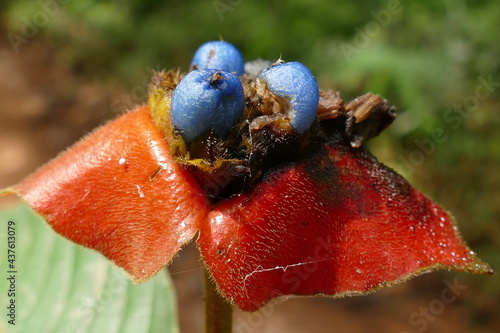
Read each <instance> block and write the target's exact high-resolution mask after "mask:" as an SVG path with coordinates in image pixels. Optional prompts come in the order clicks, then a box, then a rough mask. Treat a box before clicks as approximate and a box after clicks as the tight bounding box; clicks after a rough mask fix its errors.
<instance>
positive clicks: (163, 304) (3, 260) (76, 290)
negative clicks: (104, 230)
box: [0, 205, 178, 333]
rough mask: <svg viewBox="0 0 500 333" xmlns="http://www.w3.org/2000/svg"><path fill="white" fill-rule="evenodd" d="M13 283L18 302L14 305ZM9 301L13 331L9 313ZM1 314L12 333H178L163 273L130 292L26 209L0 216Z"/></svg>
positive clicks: (3, 328)
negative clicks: (10, 260) (10, 292)
mask: <svg viewBox="0 0 500 333" xmlns="http://www.w3.org/2000/svg"><path fill="white" fill-rule="evenodd" d="M9 221H12V222H9ZM9 224H10V225H9ZM9 227H10V229H9ZM9 232H10V234H11V235H10V236H11V237H14V238H15V241H14V238H10V241H14V242H10V243H9V238H8V237H9ZM14 234H15V235H14ZM10 244H14V245H10ZM9 245H10V246H11V250H13V251H15V261H12V262H9V261H8V249H9ZM13 246H15V248H12V247H13ZM11 254H13V252H11ZM12 258H13V257H11V259H12ZM11 264H12V265H13V266H12V267H9V266H10V265H11ZM9 271H14V272H15V273H9ZM11 275H14V276H15V297H9V289H10V288H11V283H10V281H9V280H8V278H9V277H10V276H11ZM11 299H14V300H15V315H16V316H15V325H12V324H9V320H11V318H9V316H8V313H9V311H10V310H9V309H6V308H7V307H8V306H9V304H11ZM0 308H1V309H2V311H0V316H1V317H0V332H7V333H33V332H37V333H45V332H46V333H102V332H106V333H114V332H120V333H129V332H130V333H132V332H133V333H141V332H145V333H146V332H147V333H154V332H162V333H163V332H178V323H177V311H176V299H175V295H174V291H173V286H172V283H171V280H170V278H169V276H168V275H167V274H165V272H161V273H159V274H158V275H157V276H155V277H154V278H153V279H151V280H150V281H149V282H147V283H144V284H141V285H133V284H132V283H131V281H130V279H129V278H128V277H127V276H126V274H125V273H124V272H123V271H122V270H120V269H119V268H117V267H115V266H114V265H113V264H112V263H110V262H109V261H108V260H107V259H105V258H104V257H102V256H101V255H100V254H98V253H97V252H94V251H91V250H89V249H86V248H83V247H81V246H78V245H75V244H73V243H71V242H70V241H68V240H66V239H64V238H62V237H60V236H59V235H57V234H56V233H55V232H53V231H52V230H51V229H50V227H48V226H47V225H46V223H45V222H44V221H43V220H42V219H41V218H40V217H39V216H37V215H35V214H34V213H32V212H31V211H30V209H29V208H28V207H27V206H25V205H22V206H19V207H17V208H16V209H13V210H8V211H0Z"/></svg>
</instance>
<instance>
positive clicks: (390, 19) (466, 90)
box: [0, 0, 500, 333]
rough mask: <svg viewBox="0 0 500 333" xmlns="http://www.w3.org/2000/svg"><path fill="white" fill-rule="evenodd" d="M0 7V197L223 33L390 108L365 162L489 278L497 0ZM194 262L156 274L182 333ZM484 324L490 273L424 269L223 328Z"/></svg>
mask: <svg viewBox="0 0 500 333" xmlns="http://www.w3.org/2000/svg"><path fill="white" fill-rule="evenodd" d="M0 9H1V13H2V14H1V16H0V19H1V21H0V35H2V36H4V38H2V39H0V188H1V187H5V186H8V185H11V184H13V183H15V182H17V181H19V180H20V179H22V178H23V177H24V176H26V175H27V174H28V173H30V172H32V171H33V170H35V168H36V167H38V166H40V165H42V164H43V163H44V162H46V161H48V160H49V159H50V158H52V157H54V156H55V155H56V154H57V153H58V152H59V151H61V150H63V149H65V148H66V147H68V146H69V145H71V144H72V143H74V142H75V141H76V140H78V139H79V138H80V137H81V136H82V135H84V134H86V133H88V132H89V131H91V130H92V129H93V128H95V127H96V126H99V125H100V124H102V123H103V122H105V121H106V120H109V119H112V118H114V117H115V116H117V115H118V114H120V113H122V112H124V111H125V110H126V109H127V108H130V107H132V106H133V105H135V104H141V103H143V102H144V101H145V92H146V89H147V82H148V80H149V77H150V73H151V70H154V69H162V68H177V67H180V68H181V70H186V69H187V67H188V65H189V62H190V59H191V55H192V53H193V52H194V50H195V49H196V48H197V47H198V46H199V45H200V44H201V43H203V42H205V41H208V40H214V39H219V36H222V37H223V38H224V39H225V40H227V41H230V42H232V43H234V44H235V45H236V46H237V47H239V48H240V50H241V51H242V53H243V55H244V56H245V58H246V59H247V60H251V59H254V58H257V57H262V58H267V59H272V60H274V59H277V58H278V57H279V56H280V55H281V56H282V57H283V59H285V60H297V61H301V62H303V63H304V64H305V65H307V66H308V67H309V68H310V69H311V70H312V71H313V73H315V75H316V77H317V79H318V82H319V84H320V87H321V88H323V89H330V88H331V89H336V90H339V91H341V93H342V96H344V97H345V98H346V99H349V98H353V97H355V96H357V95H360V94H362V93H364V92H366V91H372V92H374V93H378V94H381V95H382V96H384V97H385V98H387V99H389V101H390V102H391V103H392V104H394V105H396V106H397V107H398V109H399V110H400V111H401V112H402V115H401V116H400V117H399V118H398V120H397V121H396V122H395V124H394V125H393V126H391V128H390V129H388V130H387V131H386V132H384V134H383V135H381V136H380V137H379V138H377V139H375V140H373V141H372V142H371V143H370V148H371V150H372V152H373V153H374V154H375V155H376V156H377V157H378V158H379V159H380V160H381V161H383V162H384V163H385V164H387V165H389V166H391V167H392V168H395V169H396V170H398V171H399V172H400V173H402V174H403V175H404V176H405V177H407V178H408V179H409V180H410V181H411V183H412V184H414V185H415V186H416V187H417V188H419V189H420V190H422V191H423V192H424V193H426V194H428V195H429V196H431V197H432V198H434V199H435V200H436V201H438V202H439V203H441V204H442V205H443V206H444V207H446V208H447V209H448V210H450V211H452V212H453V213H454V215H455V217H456V218H457V220H458V223H459V226H460V229H461V231H462V234H463V236H464V238H465V239H466V240H467V241H468V244H469V245H470V246H471V247H472V248H474V249H475V250H476V252H478V254H479V255H480V256H481V258H482V259H484V260H485V261H487V262H489V263H490V264H491V265H492V266H493V268H494V269H495V270H496V271H499V270H500V256H499V253H500V224H499V219H500V194H499V191H498V188H499V186H500V167H499V166H500V130H499V126H498V125H499V124H500V118H499V116H498V113H499V104H500V93H499V91H500V89H499V88H500V75H499V72H500V71H499V68H500V64H499V59H500V52H499V51H500V44H499V43H498V32H499V28H500V23H499V22H500V4H499V3H498V2H497V1H494V0H491V1H476V2H472V1H451V0H448V1H444V0H439V1H410V0H408V1H388V2H386V1H361V0H357V1H335V2H331V1H328V0H317V1H309V2H301V1H289V2H286V4H285V3H282V2H277V1H253V2H250V1H242V0H240V1H235V0H232V1H229V0H215V1H191V2H180V1H170V2H168V1H156V0H148V1H138V0H134V1H129V2H128V3H126V4H124V3H121V2H117V1H108V2H98V1H86V2H84V3H83V2H80V3H74V2H67V3H65V4H63V3H62V2H61V3H58V2H57V1H41V2H40V1H34V0H29V1H23V2H16V1H3V2H2V4H1V5H0ZM40 13H45V14H44V15H42V14H40ZM44 18H46V19H44ZM436 133H444V135H445V137H446V139H442V140H436ZM441 137H442V136H441ZM201 267H202V266H201V263H200V261H199V255H198V252H197V250H196V248H195V246H193V245H190V246H188V247H187V248H186V249H184V250H183V251H182V253H181V255H180V256H179V257H178V258H176V259H175V261H174V263H173V264H172V265H171V267H170V268H169V270H170V272H171V273H172V274H173V275H172V277H173V280H174V282H175V285H176V290H177V291H178V298H179V312H180V318H181V331H182V332H199V331H201V327H202V325H203V312H202V311H203V308H202V307H203V301H202V290H203V284H202V270H201ZM455 278H456V279H458V282H459V283H460V284H461V285H465V286H467V287H466V289H465V290H463V291H461V292H460V295H457V298H456V300H455V301H453V302H451V303H449V304H448V303H446V304H445V305H444V308H442V309H441V308H440V307H439V300H440V297H441V292H442V290H443V289H444V288H446V286H447V285H446V282H445V281H453V280H454V279H455ZM441 303H442V302H441ZM426 309H427V310H428V312H427V314H428V315H425V311H426ZM498 313H500V280H499V278H498V276H494V277H484V276H472V275H467V274H464V273H456V272H452V273H447V272H438V273H433V274H427V275H424V276H421V277H418V278H416V279H414V280H412V281H411V282H409V283H406V284H403V285H400V286H397V287H393V288H389V289H385V290H383V291H380V292H377V293H375V294H372V295H369V296H365V297H355V298H350V299H342V300H332V299H328V298H299V299H294V298H293V299H290V300H288V301H285V302H281V303H280V304H277V305H274V306H271V307H268V308H264V309H263V310H261V311H259V312H256V313H254V314H243V313H239V312H236V314H235V316H236V320H235V323H234V326H235V332H367V331H369V332H395V333H399V332H408V333H411V332H500V319H499V316H498Z"/></svg>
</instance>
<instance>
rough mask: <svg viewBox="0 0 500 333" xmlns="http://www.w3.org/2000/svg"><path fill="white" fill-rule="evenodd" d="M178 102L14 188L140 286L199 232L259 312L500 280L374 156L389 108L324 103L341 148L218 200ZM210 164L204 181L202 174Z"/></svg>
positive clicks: (212, 267)
mask: <svg viewBox="0 0 500 333" xmlns="http://www.w3.org/2000/svg"><path fill="white" fill-rule="evenodd" d="M158 82H160V83H161V84H165V82H166V81H165V79H164V78H163V77H162V80H158ZM161 84H160V87H157V90H158V91H156V92H153V95H154V94H155V93H156V95H157V96H160V97H158V98H163V97H162V96H163V95H165V94H163V93H162V91H160V90H161V89H163V88H162V87H161ZM165 86H168V87H170V88H168V89H172V88H171V86H172V84H171V83H168V84H165ZM167 95H168V94H167ZM167 95H165V96H167ZM168 101H169V99H168V96H167V97H166V99H161V100H160V102H158V100H157V103H151V101H150V105H153V106H154V107H157V108H158V109H149V108H148V107H141V108H138V109H136V110H134V111H131V112H129V113H127V114H125V115H123V116H121V117H119V118H118V119H116V120H114V121H112V122H110V123H109V124H107V125H105V126H103V127H102V128H100V129H98V130H97V131H95V132H94V133H92V134H91V135H89V136H88V137H86V138H84V139H83V140H82V141H80V142H79V143H77V144H76V145H75V146H73V147H72V148H71V149H70V150H68V151H67V152H65V153H63V154H61V155H60V156H59V157H57V158H56V159H54V160H53V161H51V162H50V163H49V164H47V165H46V166H44V167H42V168H41V169H40V170H38V171H37V172H36V173H34V174H33V175H31V176H30V177H28V178H27V179H26V180H24V181H23V182H21V183H20V184H18V185H16V186H14V187H13V188H12V189H11V190H10V191H14V192H17V193H18V194H19V195H21V196H22V198H23V199H24V200H25V201H26V202H27V203H28V204H29V205H30V206H31V207H32V209H33V210H34V211H35V212H37V213H38V214H40V215H41V216H43V217H44V218H45V219H46V220H47V222H48V223H49V224H50V225H51V226H52V228H53V229H54V230H55V231H57V232H58V233H60V234H61V235H63V236H65V237H67V238H68V239H70V240H72V241H74V242H76V243H78V244H81V245H84V246H86V247H89V248H92V249H95V250H97V251H99V252H101V253H102V254H104V255H105V256H106V257H108V258H109V259H110V260H112V261H114V262H115V263H116V264H117V265H118V266H120V267H122V268H124V269H125V270H126V271H127V272H128V273H129V274H130V275H131V276H132V278H133V279H134V281H135V282H143V281H145V280H147V279H148V278H150V277H151V276H152V275H154V274H155V273H156V272H157V271H158V270H160V269H161V268H162V267H163V266H165V265H166V264H168V263H169V262H170V260H171V259H172V258H173V256H174V255H175V254H176V253H177V252H178V251H179V249H180V248H181V247H182V245H184V244H185V243H187V242H189V241H190V240H191V239H192V238H193V237H194V235H195V234H196V233H197V232H198V231H199V232H200V237H199V239H198V240H197V242H198V244H199V248H200V250H201V253H202V256H203V258H204V260H205V264H206V266H207V268H208V270H209V272H211V274H212V277H213V279H214V281H215V282H216V284H217V285H218V287H219V290H220V292H221V293H222V294H223V295H224V296H225V297H226V298H227V299H229V300H230V301H231V302H233V303H234V304H236V305H237V306H238V307H239V308H241V309H243V310H248V311H252V310H256V309H258V308H259V307H260V306H262V305H263V304H265V303H266V302H268V301H269V300H270V299H272V298H274V297H276V296H281V295H289V294H295V295H311V294H328V295H334V296H343V295H353V294H361V293H366V292H369V291H372V290H375V289H377V288H379V287H382V286H385V285H390V284H392V283H396V282H399V281H402V280H405V279H407V278H409V277H411V276H414V275H417V274H421V273H424V272H427V271H429V270H432V269H436V268H446V269H457V270H463V271H468V272H473V273H492V271H491V269H490V268H489V266H488V265H487V264H485V263H483V262H481V261H480V259H478V258H477V257H476V256H475V255H474V253H473V252H472V251H471V250H470V249H469V248H468V247H467V246H466V245H465V244H464V243H463V242H462V241H461V238H460V236H459V234H458V231H457V229H456V226H455V224H454V221H453V219H452V218H451V217H450V216H449V215H448V214H447V213H446V212H445V211H444V210H443V209H442V208H441V207H439V206H438V205H436V204H434V203H433V202H432V201H430V200H429V199H428V198H426V197H425V196H424V195H422V194H421V193H420V192H418V191H417V190H415V189H413V188H412V187H411V186H410V185H409V184H408V183H407V182H406V181H405V180H404V179H403V178H402V177H401V176H399V175H397V174H396V173H395V172H394V171H392V170H390V169H389V168H387V167H385V166H383V165H382V164H380V163H379V162H378V161H377V160H376V159H375V158H374V157H373V156H372V155H371V154H370V153H369V152H368V151H367V150H366V149H365V148H364V147H363V145H362V142H363V141H366V140H367V139H369V138H370V137H372V136H375V135H377V134H378V133H379V132H380V131H381V130H382V129H383V128H384V127H385V126H387V124H388V123H390V122H391V121H392V118H390V121H389V122H388V123H387V122H384V121H382V120H381V119H384V117H386V116H387V113H386V111H387V110H385V109H384V108H383V107H380V105H379V104H380V101H381V99H380V98H379V97H376V96H373V95H366V96H365V97H364V98H361V99H357V100H355V101H353V102H352V103H350V104H348V105H346V106H344V105H343V101H342V100H340V99H339V98H338V95H337V94H335V93H329V94H322V101H320V107H319V108H318V118H319V119H323V120H324V121H325V122H328V121H331V122H332V123H331V126H330V125H328V126H326V129H323V130H321V131H322V132H321V131H319V130H317V131H318V132H321V133H333V134H332V137H333V138H334V139H328V140H325V141H324V142H321V144H315V145H316V146H317V147H316V146H314V147H315V148H314V151H312V152H311V153H309V154H306V155H307V156H305V157H304V156H302V155H301V156H300V158H298V159H296V160H293V161H290V160H289V159H288V162H284V163H278V164H276V165H274V166H272V167H269V168H268V169H264V170H265V171H264V172H263V173H264V176H262V177H260V176H259V177H260V178H259V177H258V178H249V179H251V181H253V182H254V183H255V184H252V186H250V187H245V188H240V189H238V190H237V191H235V192H234V193H232V194H231V195H227V196H226V197H225V198H222V199H220V198H219V199H218V200H215V201H214V200H213V199H214V198H213V196H207V194H206V193H205V192H206V191H207V188H210V186H208V187H207V186H206V185H207V183H206V182H210V181H213V180H214V179H215V178H214V175H211V174H210V172H208V176H207V173H206V170H209V171H210V170H211V169H210V168H209V167H207V165H208V164H207V163H205V162H204V163H205V164H203V165H202V163H201V162H199V161H198V162H192V164H188V165H187V166H186V165H182V163H184V160H180V161H181V162H179V160H176V158H175V156H173V155H172V154H173V153H172V152H173V151H176V150H179V151H184V150H185V147H184V148H183V147H180V148H179V147H178V146H177V145H178V142H177V143H174V142H173V141H172V140H170V139H169V136H168V135H169V133H170V132H169V131H170V130H169V128H159V127H158V124H157V123H158V121H159V120H158V119H160V118H161V119H163V117H164V116H165V115H167V117H166V118H167V119H168V108H167V109H161V106H162V105H163V106H164V107H165V106H168ZM377 103H378V104H377ZM367 105H368V106H370V107H368V106H367ZM374 105H375V106H376V107H373V106H374ZM165 110H167V111H165ZM353 112H354V116H352V113H353ZM384 112H385V113H384ZM347 115H349V116H347ZM338 117H339V118H338ZM342 117H347V118H345V119H344V118H342ZM353 117H354V118H353ZM341 118H342V119H344V120H345V121H344V120H339V121H338V123H335V122H334V121H337V120H335V119H341ZM328 119H330V120H328ZM331 119H334V120H331ZM366 119H369V121H371V122H368V120H366ZM273 121H274V120H273ZM363 121H365V122H364V123H363ZM344 123H346V124H349V125H346V127H345V129H346V131H344V127H342V126H344V125H343V124H344ZM352 124H355V125H352ZM273 126H274V125H273ZM339 126H340V128H341V130H340V131H337V130H336V129H337V128H338V127H339ZM263 128H264V127H263ZM239 130H240V129H238V131H239ZM266 133H267V132H266ZM346 133H347V134H346ZM344 136H346V137H345V138H344ZM346 138H347V139H346ZM348 138H354V139H355V140H352V141H350V140H348ZM298 142H299V143H298V145H297V146H298V147H299V146H300V145H301V144H302V143H301V142H302V141H298ZM195 144H198V143H195ZM354 147H359V148H354ZM174 148H175V149H174ZM259 149H261V148H259ZM264 150H265V149H264ZM256 151H257V152H260V151H263V150H260V151H259V150H256ZM278 151H279V150H278ZM286 158H288V155H286ZM286 158H285V159H286ZM232 161H233V160H230V159H228V160H226V161H225V162H223V163H222V162H220V160H218V161H216V162H217V163H219V164H220V165H225V164H224V163H233V162H232ZM260 161H263V162H261V163H262V164H263V165H268V163H269V162H268V160H266V159H265V158H262V159H261V160H260ZM189 163H191V162H189ZM214 163H215V162H214ZM238 163H239V162H238ZM198 165H202V167H203V168H204V169H203V170H205V171H203V172H205V173H204V174H203V175H202V176H200V174H201V173H196V172H192V170H193V168H196V167H198ZM236 166H239V167H240V168H239V170H243V169H244V168H242V167H241V165H239V164H236ZM244 171H245V170H244ZM245 172H246V171H245ZM214 174H215V176H220V173H217V172H215V171H214ZM231 177H232V175H231V174H229V175H228V176H227V178H228V180H227V181H226V182H225V184H224V185H220V184H219V185H220V186H225V185H227V182H229V183H230V182H231ZM235 179H237V177H235ZM204 182H205V183H204ZM208 185H210V184H208ZM204 189H205V191H204Z"/></svg>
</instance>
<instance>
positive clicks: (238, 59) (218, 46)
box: [191, 41, 245, 76]
mask: <svg viewBox="0 0 500 333" xmlns="http://www.w3.org/2000/svg"><path fill="white" fill-rule="evenodd" d="M244 64H245V61H244V60H243V56H242V55H241V53H240V51H238V49H237V48H236V47H235V46H234V45H233V44H231V43H228V42H224V41H213V42H207V43H205V44H203V45H202V46H200V47H199V48H198V50H196V52H195V54H194V57H193V60H192V61H191V68H195V67H196V68H209V69H219V70H223V71H226V72H231V73H235V74H236V75H238V76H241V75H243V68H244Z"/></svg>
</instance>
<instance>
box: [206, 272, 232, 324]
mask: <svg viewBox="0 0 500 333" xmlns="http://www.w3.org/2000/svg"><path fill="white" fill-rule="evenodd" d="M215 288H216V287H215V284H214V283H213V282H212V280H211V279H210V274H209V273H208V272H207V270H206V269H205V332H206V333H231V330H232V326H233V308H232V306H231V304H229V302H227V301H226V300H225V299H224V298H223V297H222V296H221V295H220V294H219V293H218V292H217V290H216V289H215Z"/></svg>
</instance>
